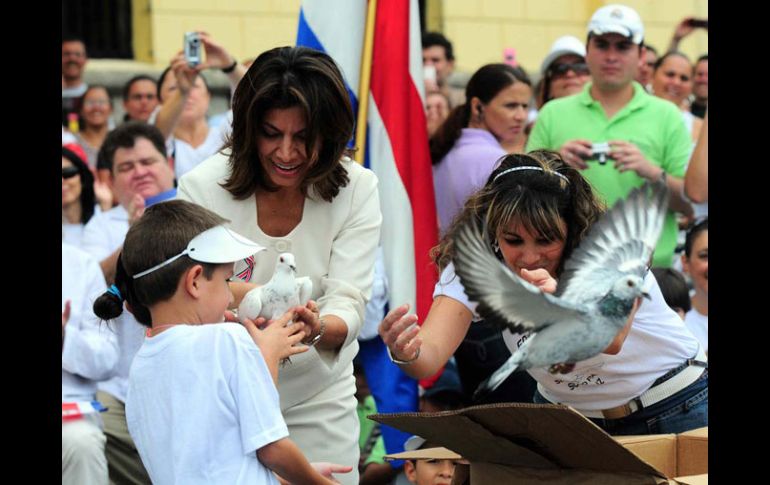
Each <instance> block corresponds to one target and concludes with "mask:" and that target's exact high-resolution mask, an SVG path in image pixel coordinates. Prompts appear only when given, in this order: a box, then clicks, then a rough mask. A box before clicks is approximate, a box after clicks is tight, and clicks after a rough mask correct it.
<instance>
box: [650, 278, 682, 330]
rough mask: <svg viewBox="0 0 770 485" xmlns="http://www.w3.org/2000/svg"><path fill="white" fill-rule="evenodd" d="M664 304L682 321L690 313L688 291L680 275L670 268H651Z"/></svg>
mask: <svg viewBox="0 0 770 485" xmlns="http://www.w3.org/2000/svg"><path fill="white" fill-rule="evenodd" d="M652 274H653V275H655V279H656V280H658V286H659V287H660V292H661V293H662V294H663V299H664V300H666V304H667V305H668V306H669V307H671V309H672V310H674V311H675V312H676V313H677V315H679V316H680V317H681V318H682V320H684V317H685V315H686V314H687V312H689V311H690V307H691V305H690V290H689V288H688V287H687V281H686V280H685V279H684V276H682V273H680V272H679V271H677V270H675V269H672V268H652Z"/></svg>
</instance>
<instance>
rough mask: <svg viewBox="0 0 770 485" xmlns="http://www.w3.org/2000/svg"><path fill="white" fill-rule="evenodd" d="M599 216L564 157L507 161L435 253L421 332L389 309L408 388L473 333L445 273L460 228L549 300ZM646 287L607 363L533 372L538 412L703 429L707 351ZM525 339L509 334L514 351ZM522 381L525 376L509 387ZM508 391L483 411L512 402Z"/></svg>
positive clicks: (631, 425)
mask: <svg viewBox="0 0 770 485" xmlns="http://www.w3.org/2000/svg"><path fill="white" fill-rule="evenodd" d="M603 211H604V207H602V204H601V203H600V202H599V200H598V198H597V197H596V195H595V194H594V192H593V190H592V188H591V186H590V184H589V183H588V182H587V181H586V180H585V179H584V178H583V177H582V176H581V175H580V173H579V172H578V171H577V170H575V169H574V168H572V167H570V166H568V165H567V164H566V163H564V161H563V160H562V159H561V157H560V156H559V154H558V153H555V152H549V151H534V152H531V153H529V154H527V155H524V154H515V155H508V156H506V157H505V158H503V159H502V160H501V162H500V164H499V166H498V167H497V168H496V169H495V170H494V171H493V172H492V174H491V175H490V177H489V180H488V181H487V183H486V185H485V186H484V187H483V188H482V189H481V190H479V191H478V192H476V193H475V194H474V195H472V196H471V197H470V198H469V199H468V201H467V202H466V203H465V206H464V207H463V209H462V211H461V213H460V214H459V216H458V217H457V218H456V219H455V221H454V222H453V224H452V226H451V227H450V228H449V230H448V231H447V233H446V235H445V236H444V237H443V239H442V240H441V242H440V243H439V246H438V248H437V250H436V252H435V254H434V260H435V261H436V263H437V264H438V266H439V269H440V270H441V277H440V279H439V282H438V283H437V285H436V289H435V291H434V300H433V305H432V306H431V309H430V312H429V313H428V316H427V317H426V319H425V321H424V322H423V325H422V327H418V326H416V325H413V324H415V323H416V321H417V317H416V316H415V315H407V311H408V310H409V308H408V306H407V305H402V306H401V307H398V308H396V309H394V310H392V311H391V312H390V313H388V315H387V316H386V317H385V319H383V321H382V322H381V323H380V329H379V330H380V335H381V336H382V338H383V340H384V341H385V343H386V345H387V346H388V350H389V351H390V353H391V359H392V360H393V362H395V363H396V364H398V365H399V366H401V368H402V369H403V370H404V371H405V372H407V373H408V374H410V375H412V376H413V377H417V378H422V377H425V376H430V375H432V374H433V373H434V372H436V370H437V369H438V368H439V367H440V366H441V365H443V364H444V363H445V362H446V361H447V360H448V359H449V357H450V356H451V355H452V353H453V352H454V351H455V349H456V348H457V347H458V345H459V344H460V342H461V341H462V340H463V338H464V336H465V334H466V333H467V332H468V331H469V330H470V329H472V326H473V325H477V323H474V322H477V321H478V320H479V318H478V315H477V314H476V312H475V310H476V304H475V302H470V301H469V300H468V298H467V296H466V295H465V292H464V289H463V287H462V283H461V281H460V279H459V278H458V277H457V276H456V275H455V273H454V267H453V265H452V264H451V262H450V261H451V258H452V256H453V254H454V238H455V234H456V233H457V231H458V230H459V228H460V227H461V226H462V225H463V224H467V223H469V222H470V223H475V224H478V226H479V227H486V230H487V231H488V236H489V239H490V241H494V242H493V245H492V249H493V250H494V252H495V253H496V255H497V257H498V258H499V259H500V260H501V261H503V262H504V263H505V264H506V265H507V266H508V267H509V268H510V269H511V270H512V271H515V272H516V274H518V275H519V276H521V277H522V278H524V279H525V280H527V281H529V282H530V283H532V284H534V285H536V286H538V287H539V288H540V289H541V290H542V291H545V292H549V293H553V292H554V291H555V290H556V287H557V279H558V278H559V276H560V274H561V271H562V269H563V264H564V262H565V261H566V260H567V259H568V258H569V257H570V254H571V253H572V251H573V250H574V249H575V248H576V247H577V246H578V244H579V243H580V241H581V240H582V239H583V237H584V236H585V235H586V234H587V233H588V230H589V229H590V227H591V226H592V225H593V224H594V223H595V222H596V221H597V220H598V219H599V217H600V216H601V214H602V213H603ZM645 285H646V286H647V287H648V293H649V294H650V295H651V300H650V301H647V300H645V301H644V303H642V304H641V305H639V306H638V308H637V310H636V311H632V313H631V316H630V317H629V322H628V324H627V325H626V326H625V327H624V328H623V330H621V332H619V333H618V336H617V337H616V338H615V340H613V342H612V343H611V344H610V346H609V347H607V349H605V351H604V352H603V353H602V354H599V355H597V356H595V357H592V358H591V359H588V360H585V361H582V362H577V363H576V365H575V366H574V368H573V369H572V370H570V371H567V372H566V373H564V374H561V373H557V374H551V373H549V372H548V370H547V369H530V370H528V371H527V372H528V373H529V374H530V375H531V376H532V377H534V379H535V380H536V381H537V390H536V391H535V392H534V397H533V400H534V402H535V403H549V402H550V403H560V404H566V405H569V406H571V407H573V408H575V409H576V410H577V411H579V412H580V413H582V414H583V415H584V416H586V417H587V418H589V419H591V420H592V421H593V422H594V423H596V424H597V425H598V426H600V427H602V428H603V429H604V430H605V431H607V432H608V433H610V434H614V435H624V434H654V433H679V432H682V431H685V430H688V429H692V428H697V427H701V426H707V425H708V369H707V364H706V362H705V360H706V359H705V354H704V352H703V349H702V348H701V347H700V346H699V344H698V341H697V340H696V339H695V337H693V336H692V334H690V332H688V331H687V329H686V328H684V326H683V325H682V321H681V319H680V318H679V316H678V315H677V314H676V313H675V312H674V311H673V310H671V309H670V308H669V307H668V306H667V305H666V303H665V300H664V299H663V297H662V295H661V292H660V289H659V288H658V285H657V283H656V281H655V278H654V276H652V274H651V273H648V275H647V276H646V278H645ZM471 323H473V325H471ZM527 337H528V335H521V334H513V333H511V332H510V331H508V330H506V331H504V332H503V339H504V341H505V343H506V345H507V347H508V348H509V349H510V350H511V351H512V352H515V351H516V350H517V349H518V348H519V347H520V346H521V345H522V344H523V343H524V341H525V340H526V339H527ZM494 370H496V369H491V370H490V373H491V372H492V371H494ZM516 374H522V373H520V372H519V373H515V374H513V375H512V376H511V377H510V378H509V381H510V380H513V379H514V376H516ZM479 382H480V381H479ZM464 384H465V383H464ZM507 384H508V383H507V382H506V383H504V384H503V385H502V386H501V387H500V388H498V390H496V391H495V392H493V393H492V394H489V395H488V397H487V399H488V400H487V401H486V402H508V399H507V396H506V395H505V389H506V385H507ZM474 389H475V387H474V388H473V389H471V391H473V390H474ZM501 390H503V394H502V395H501V393H500V391H501Z"/></svg>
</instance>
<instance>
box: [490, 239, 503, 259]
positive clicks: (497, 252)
mask: <svg viewBox="0 0 770 485" xmlns="http://www.w3.org/2000/svg"><path fill="white" fill-rule="evenodd" d="M492 251H494V253H495V255H496V256H498V257H501V256H502V255H503V253H502V251H500V244H499V243H498V242H497V240H495V241H494V242H493V243H492Z"/></svg>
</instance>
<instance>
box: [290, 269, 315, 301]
mask: <svg viewBox="0 0 770 485" xmlns="http://www.w3.org/2000/svg"><path fill="white" fill-rule="evenodd" d="M294 283H295V288H296V291H297V294H298V295H299V304H300V305H305V304H306V303H307V301H308V300H309V299H310V295H312V293H313V281H312V280H311V279H310V277H308V276H300V277H299V278H295V279H294Z"/></svg>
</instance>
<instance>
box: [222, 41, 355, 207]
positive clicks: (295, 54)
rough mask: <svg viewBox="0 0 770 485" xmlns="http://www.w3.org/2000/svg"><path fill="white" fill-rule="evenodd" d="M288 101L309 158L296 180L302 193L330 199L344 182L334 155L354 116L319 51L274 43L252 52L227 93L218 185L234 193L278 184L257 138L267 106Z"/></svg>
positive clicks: (334, 70) (338, 78)
mask: <svg viewBox="0 0 770 485" xmlns="http://www.w3.org/2000/svg"><path fill="white" fill-rule="evenodd" d="M293 107H299V108H300V109H301V110H302V112H303V114H304V116H305V121H306V127H305V139H306V141H305V150H306V153H307V155H308V158H309V159H311V160H313V159H315V164H313V166H312V167H311V168H310V170H309V171H308V172H307V175H306V176H305V179H304V180H303V181H302V184H301V186H300V189H301V190H302V193H303V194H304V195H308V188H310V187H312V188H313V190H314V192H315V193H316V194H317V195H318V196H319V197H321V198H322V199H323V200H325V201H328V202H331V200H332V199H334V197H336V196H337V194H338V193H339V190H340V187H344V186H346V185H347V184H348V181H349V179H348V175H347V171H346V170H345V168H344V167H343V166H342V164H341V163H340V158H341V157H342V155H343V154H350V152H349V150H347V148H346V145H347V143H348V141H349V140H350V139H351V137H352V135H353V126H354V124H355V119H354V117H353V109H352V108H351V105H350V99H349V98H348V93H347V89H346V88H345V83H344V82H343V80H342V74H341V73H340V70H339V68H338V67H337V65H336V64H335V63H334V60H332V58H331V57H329V56H328V55H326V54H324V53H323V52H320V51H317V50H314V49H308V48H305V47H277V48H275V49H271V50H269V51H267V52H264V53H262V54H260V56H259V57H257V59H256V60H255V61H254V63H253V64H252V65H251V67H249V70H248V71H247V72H246V75H245V76H244V78H243V79H242V80H241V82H240V83H239V84H238V87H237V88H236V89H235V94H234V95H233V130H232V133H231V135H230V137H229V138H228V140H227V142H226V144H225V149H229V150H230V160H229V164H230V175H229V176H228V178H227V180H226V181H225V183H224V184H223V185H222V186H223V187H224V188H225V189H226V190H227V191H229V192H230V193H231V194H232V195H233V197H235V198H236V199H238V200H244V199H246V198H248V197H251V196H252V195H254V193H255V191H259V190H266V191H275V190H277V189H278V187H276V186H275V185H274V184H273V183H272V181H271V180H270V178H269V177H268V176H267V174H265V172H264V169H263V168H262V163H261V162H260V157H259V150H258V147H257V142H258V139H259V137H260V136H261V135H260V134H261V133H262V131H263V129H264V128H263V122H264V118H265V115H266V114H267V112H268V111H270V110H273V109H287V108H293Z"/></svg>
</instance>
